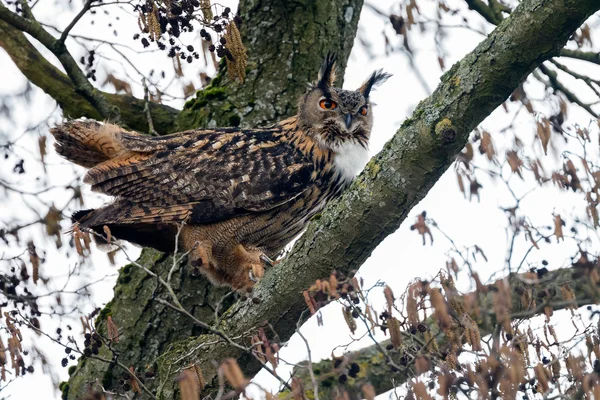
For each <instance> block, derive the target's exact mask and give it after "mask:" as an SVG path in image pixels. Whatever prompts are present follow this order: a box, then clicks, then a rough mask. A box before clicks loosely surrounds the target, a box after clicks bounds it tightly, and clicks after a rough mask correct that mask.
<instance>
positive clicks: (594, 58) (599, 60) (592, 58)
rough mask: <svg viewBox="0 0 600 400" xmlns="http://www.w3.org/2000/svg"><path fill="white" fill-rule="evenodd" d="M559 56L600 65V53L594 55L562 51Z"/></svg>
mask: <svg viewBox="0 0 600 400" xmlns="http://www.w3.org/2000/svg"><path fill="white" fill-rule="evenodd" d="M558 55H559V56H560V57H569V58H574V59H577V60H582V61H589V62H591V63H594V64H598V65H600V53H594V52H592V51H582V50H569V49H562V50H561V51H560V53H559V54H558Z"/></svg>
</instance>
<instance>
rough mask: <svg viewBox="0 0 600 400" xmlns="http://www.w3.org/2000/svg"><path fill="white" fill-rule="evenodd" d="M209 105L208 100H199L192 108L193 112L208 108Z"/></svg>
mask: <svg viewBox="0 0 600 400" xmlns="http://www.w3.org/2000/svg"><path fill="white" fill-rule="evenodd" d="M207 104H208V100H204V99H202V100H197V101H196V102H195V103H194V105H193V106H192V110H199V109H201V108H204V107H206V105H207Z"/></svg>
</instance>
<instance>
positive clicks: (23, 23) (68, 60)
mask: <svg viewBox="0 0 600 400" xmlns="http://www.w3.org/2000/svg"><path fill="white" fill-rule="evenodd" d="M26 14H31V12H30V11H29V12H26ZM0 20H3V21H5V22H7V23H8V24H10V25H12V26H13V27H15V28H17V29H19V30H21V31H23V32H26V33H28V34H29V35H31V36H32V37H33V38H34V39H36V40H38V41H39V42H40V43H41V44H42V45H44V47H46V48H47V49H48V50H50V51H51V52H52V54H54V55H55V56H56V58H58V60H59V61H60V63H61V65H62V66H63V68H64V69H65V71H66V72H67V75H68V76H69V78H70V79H71V82H73V85H74V86H75V90H76V91H77V92H78V93H80V94H81V95H82V96H83V97H84V98H85V99H86V100H87V101H88V102H89V103H90V104H92V106H94V108H95V109H96V110H97V111H98V113H99V114H100V115H101V116H102V118H104V119H109V120H111V121H113V122H117V123H118V122H119V121H120V118H121V117H120V113H119V109H118V108H117V107H115V106H114V105H112V104H110V102H109V101H108V99H107V98H106V97H105V96H104V95H103V94H102V93H101V92H100V91H98V90H97V89H96V88H94V86H92V84H91V83H90V82H89V81H88V79H87V77H86V76H85V74H84V73H83V72H82V71H81V69H80V68H79V66H78V65H77V62H76V61H75V60H74V59H73V57H72V56H71V53H69V51H68V50H67V48H66V46H65V44H64V43H63V42H61V41H60V40H57V39H56V38H54V36H52V35H51V34H50V33H48V32H47V31H46V30H45V29H44V28H43V27H42V26H41V25H40V24H39V23H38V22H37V21H35V20H33V19H27V18H23V17H21V16H19V15H17V14H15V13H13V12H11V11H10V10H9V9H8V8H6V7H5V6H4V5H3V4H2V3H0Z"/></svg>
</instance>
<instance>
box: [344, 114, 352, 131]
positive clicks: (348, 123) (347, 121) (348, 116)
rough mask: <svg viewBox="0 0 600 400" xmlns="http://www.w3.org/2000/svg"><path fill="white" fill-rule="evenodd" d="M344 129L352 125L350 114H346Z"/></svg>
mask: <svg viewBox="0 0 600 400" xmlns="http://www.w3.org/2000/svg"><path fill="white" fill-rule="evenodd" d="M345 122H346V129H350V127H351V126H352V114H346V120H345Z"/></svg>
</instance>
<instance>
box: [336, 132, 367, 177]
mask: <svg viewBox="0 0 600 400" xmlns="http://www.w3.org/2000/svg"><path fill="white" fill-rule="evenodd" d="M332 150H333V151H334V152H335V156H334V157H335V158H334V159H333V164H334V168H335V169H336V171H337V172H338V174H339V175H340V176H341V177H342V179H343V180H344V181H346V182H348V183H349V182H351V181H352V180H353V179H354V177H355V176H356V175H357V174H358V173H359V172H360V171H362V170H363V168H364V167H365V165H367V162H368V161H369V149H368V148H364V147H363V146H362V145H361V144H360V143H357V142H347V143H343V144H340V145H336V146H335V147H333V148H332Z"/></svg>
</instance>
